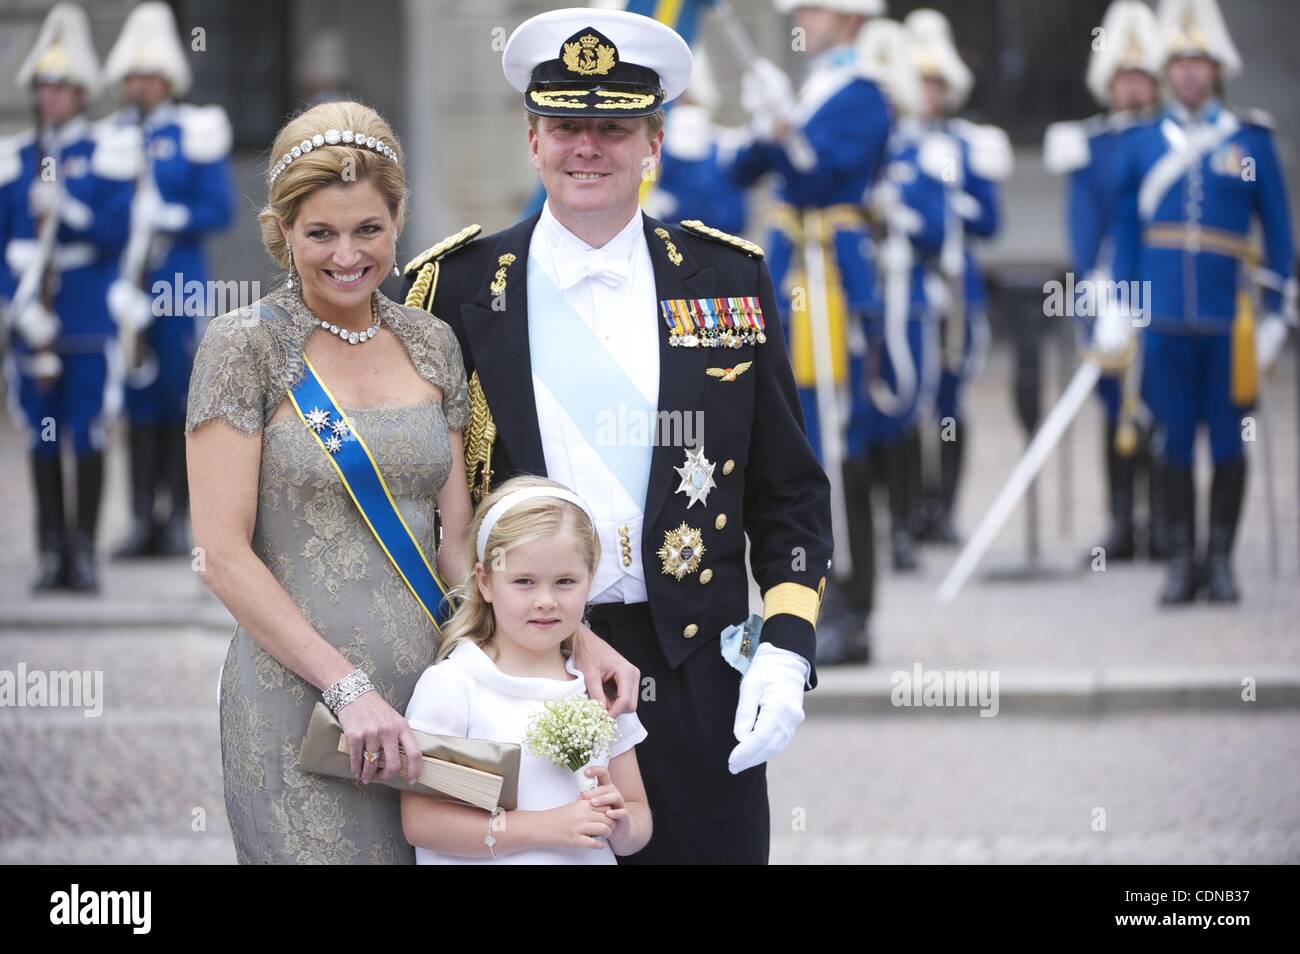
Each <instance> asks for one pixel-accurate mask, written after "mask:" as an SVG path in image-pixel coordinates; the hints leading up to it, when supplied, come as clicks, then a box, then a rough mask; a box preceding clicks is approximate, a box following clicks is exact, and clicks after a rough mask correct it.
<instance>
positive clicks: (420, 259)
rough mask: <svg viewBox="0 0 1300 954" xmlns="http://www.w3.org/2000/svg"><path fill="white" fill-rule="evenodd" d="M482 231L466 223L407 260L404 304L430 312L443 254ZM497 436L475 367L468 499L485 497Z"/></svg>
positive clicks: (467, 437) (467, 447) (489, 486)
mask: <svg viewBox="0 0 1300 954" xmlns="http://www.w3.org/2000/svg"><path fill="white" fill-rule="evenodd" d="M482 231H483V229H482V228H481V227H480V226H478V225H469V226H466V227H465V228H463V229H461V230H460V231H459V232H456V233H455V234H453V235H449V236H447V237H446V238H445V239H443V240H442V241H441V242H438V243H437V244H436V245H433V246H430V247H429V248H427V249H425V250H424V251H423V252H421V253H420V254H419V255H417V256H416V257H415V258H413V259H411V261H409V262H407V263H406V268H405V269H404V270H403V273H404V274H406V275H410V274H412V273H414V274H415V279H414V280H413V281H412V282H411V289H410V291H408V292H407V293H406V301H405V302H404V304H405V305H406V307H407V308H419V309H421V310H423V311H428V312H430V313H432V311H433V297H434V295H435V294H436V293H437V291H438V275H439V273H440V272H441V271H442V260H443V258H445V257H446V256H448V255H450V254H451V253H452V252H454V251H456V250H457V249H459V248H463V247H464V246H466V245H468V244H469V243H470V242H472V241H474V239H476V238H478V236H479V233H480V232H482ZM496 438H497V426H496V424H495V423H494V422H493V420H492V412H491V411H490V410H489V409H488V403H487V396H486V395H485V394H484V393H483V384H482V382H480V381H479V377H478V372H477V371H474V372H472V373H471V374H470V376H469V423H468V424H466V425H465V435H464V441H465V476H466V479H467V481H468V483H469V495H470V499H472V500H473V501H474V502H475V503H478V502H479V501H481V500H482V499H483V498H484V497H486V496H487V495H488V493H489V492H490V491H491V489H492V445H493V444H494V443H495V442H496Z"/></svg>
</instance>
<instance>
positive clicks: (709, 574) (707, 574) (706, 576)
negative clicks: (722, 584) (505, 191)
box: [700, 570, 713, 583]
mask: <svg viewBox="0 0 1300 954" xmlns="http://www.w3.org/2000/svg"><path fill="white" fill-rule="evenodd" d="M711 579H713V571H712V570H705V571H704V572H702V573H701V574H700V582H701V583H707V582H709V580H711Z"/></svg>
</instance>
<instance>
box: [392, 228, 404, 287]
mask: <svg viewBox="0 0 1300 954" xmlns="http://www.w3.org/2000/svg"><path fill="white" fill-rule="evenodd" d="M393 277H394V278H401V277H402V273H401V271H400V270H399V269H398V267H397V233H396V232H394V233H393Z"/></svg>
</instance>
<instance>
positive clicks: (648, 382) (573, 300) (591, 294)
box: [528, 202, 659, 603]
mask: <svg viewBox="0 0 1300 954" xmlns="http://www.w3.org/2000/svg"><path fill="white" fill-rule="evenodd" d="M528 256H529V267H530V268H534V267H536V268H541V269H542V270H543V272H544V274H545V275H546V276H547V277H548V278H549V279H550V280H551V281H552V282H554V284H555V286H556V287H557V288H559V289H560V292H561V294H562V295H563V297H564V300H565V301H566V302H567V303H568V304H569V305H570V306H571V307H572V308H573V310H574V312H575V313H576V314H577V315H578V317H579V318H581V319H582V321H583V322H584V323H585V324H586V325H587V327H588V328H589V329H590V330H591V332H592V335H593V336H594V337H595V338H596V339H597V340H598V341H599V343H600V345H601V346H603V347H604V348H605V350H606V351H607V352H608V355H609V359H610V360H611V361H614V362H616V363H617V364H618V366H619V367H620V368H621V369H622V370H623V372H624V374H626V376H627V377H628V379H629V380H631V382H632V383H633V384H634V385H635V387H636V389H637V391H639V392H640V393H641V395H642V396H643V397H644V398H645V400H646V401H647V402H648V404H649V406H650V407H652V408H657V407H658V403H659V318H658V306H657V301H658V299H657V297H656V292H655V277H654V266H653V264H652V263H651V260H650V249H649V247H648V246H647V245H646V241H645V231H644V223H643V220H642V216H641V211H640V210H639V209H638V210H637V212H636V214H635V215H633V216H632V219H631V220H630V221H629V222H628V224H627V225H626V226H625V227H624V228H623V230H622V231H620V232H619V233H618V234H617V235H615V236H614V237H613V238H612V239H610V240H609V241H608V242H607V243H605V245H603V246H601V247H600V248H598V249H595V248H592V247H591V246H590V245H588V244H587V243H586V242H584V241H583V240H582V239H580V238H578V237H577V236H576V235H574V234H573V233H572V232H570V231H569V230H568V229H566V228H565V227H564V226H563V225H561V224H560V222H559V220H557V219H556V218H555V216H554V215H553V214H552V213H551V209H550V203H549V202H548V203H547V204H546V205H545V206H543V208H542V214H541V219H540V220H539V221H538V223H537V228H536V229H535V230H534V232H533V237H532V241H531V243H530V244H529V247H528ZM528 322H529V327H530V334H532V333H536V331H538V330H542V329H544V328H545V322H546V316H545V315H541V314H534V313H533V312H532V311H531V303H530V313H529V315H528ZM533 394H534V397H535V399H536V404H537V423H538V427H539V429H540V431H541V438H542V451H543V455H544V457H545V459H546V473H547V475H548V476H549V477H550V478H551V479H552V480H556V481H559V482H560V483H562V484H564V485H565V486H567V487H569V488H571V489H572V490H573V491H574V493H576V494H578V495H579V496H580V497H582V498H583V499H584V500H585V501H586V502H587V506H588V507H590V509H591V512H592V514H593V515H594V516H595V518H596V532H597V534H598V535H599V537H600V548H601V553H600V563H599V565H598V566H597V568H596V576H595V579H594V580H593V581H592V587H591V602H592V603H620V602H621V603H639V602H643V601H644V600H645V599H646V586H645V568H644V567H643V566H642V564H641V524H642V521H643V519H644V509H645V500H644V499H641V500H633V499H632V497H631V495H630V494H629V493H628V491H627V490H626V488H625V487H624V486H623V483H622V482H621V481H620V480H619V479H618V478H617V477H616V476H615V475H614V474H613V472H612V471H611V470H610V468H609V467H608V466H607V465H606V464H605V461H604V460H603V459H602V458H601V456H600V454H599V452H598V450H597V448H595V447H593V446H592V445H591V443H590V441H589V440H588V439H587V437H586V436H585V435H584V434H583V432H582V431H581V430H580V429H579V428H578V427H577V426H576V425H575V424H574V422H573V420H572V419H571V418H570V416H569V415H568V413H566V411H565V410H564V408H563V407H562V406H561V405H560V403H559V402H558V401H557V400H556V399H555V397H554V396H553V395H552V393H551V391H550V390H549V389H548V388H547V387H546V385H545V384H544V383H543V382H542V381H541V380H540V379H539V378H538V377H537V375H533ZM609 412H610V414H611V415H618V414H619V409H618V408H610V409H609ZM644 423H645V428H646V429H645V430H644V431H643V433H646V434H649V435H653V434H654V430H653V426H654V422H653V421H649V422H644ZM639 429H640V428H638V427H636V425H635V424H633V423H631V422H628V426H627V427H626V428H625V427H624V426H623V424H620V425H619V432H620V434H623V433H624V432H625V431H626V432H627V433H633V432H635V431H636V430H639ZM647 466H648V461H647ZM647 477H648V473H647ZM625 540H626V542H627V543H628V545H629V547H628V549H629V552H630V556H629V557H628V558H627V561H626V562H625V559H624V556H623V553H624V549H623V544H624V541H625Z"/></svg>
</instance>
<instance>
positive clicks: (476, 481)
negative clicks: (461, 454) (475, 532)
mask: <svg viewBox="0 0 1300 954" xmlns="http://www.w3.org/2000/svg"><path fill="white" fill-rule="evenodd" d="M496 437H497V426H496V424H495V423H494V422H493V420H492V412H491V411H490V410H488V403H487V396H486V395H484V393H483V384H482V382H480V381H479V378H478V372H477V371H474V372H472V373H471V374H470V376H469V423H468V424H466V425H465V477H466V479H467V480H468V482H469V495H470V497H471V498H472V499H473V501H474V502H475V503H478V502H480V501H481V500H482V499H483V498H484V497H486V496H487V495H488V494H489V493H490V492H491V490H492V444H493V443H494V442H495V441H496Z"/></svg>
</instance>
